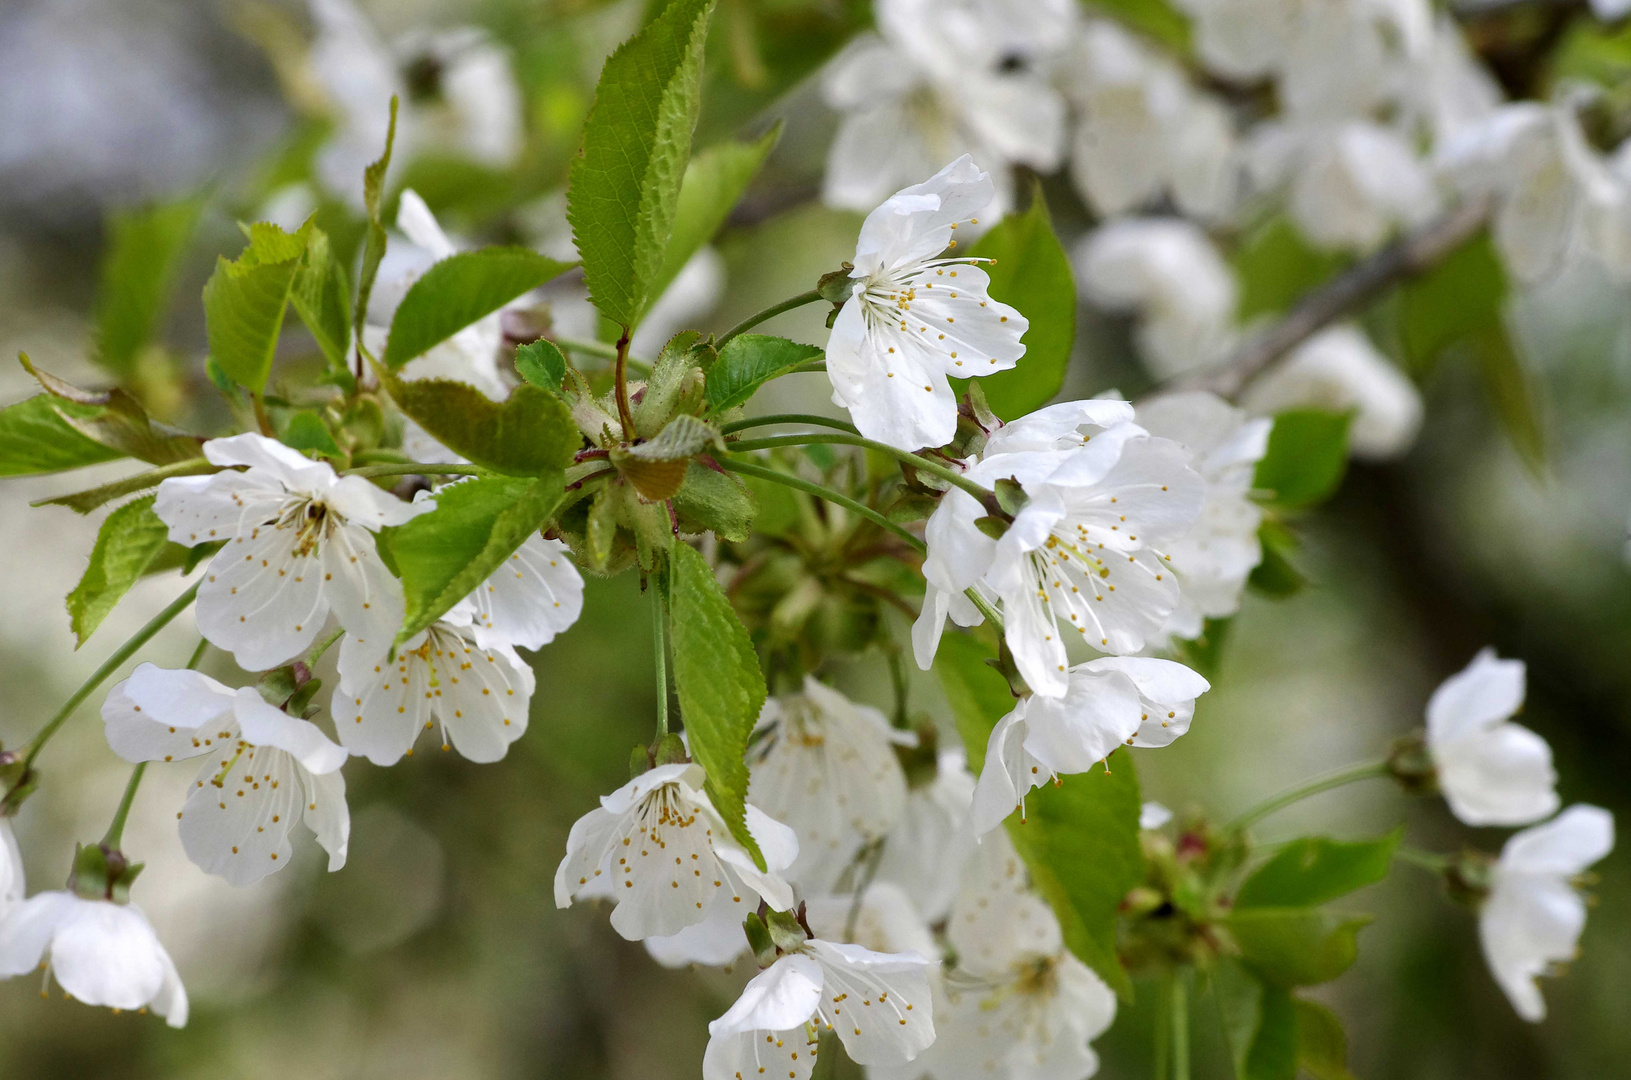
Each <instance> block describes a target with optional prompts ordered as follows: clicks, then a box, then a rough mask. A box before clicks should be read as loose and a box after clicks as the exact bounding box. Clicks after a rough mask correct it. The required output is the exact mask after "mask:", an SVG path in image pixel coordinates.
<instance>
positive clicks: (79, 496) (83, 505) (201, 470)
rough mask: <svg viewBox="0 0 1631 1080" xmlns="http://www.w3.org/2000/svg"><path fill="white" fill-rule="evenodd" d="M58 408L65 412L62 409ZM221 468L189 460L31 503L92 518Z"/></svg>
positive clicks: (202, 460) (203, 461) (194, 459)
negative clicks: (173, 481)
mask: <svg viewBox="0 0 1631 1080" xmlns="http://www.w3.org/2000/svg"><path fill="white" fill-rule="evenodd" d="M58 408H61V406H60V405H59V406H58ZM219 470H220V466H218V465H211V464H210V463H209V462H208V461H205V460H204V459H203V458H189V459H188V460H186V461H178V462H175V463H174V464H171V465H161V466H159V467H158V468H157V469H149V470H147V471H146V472H139V473H137V474H136V475H134V476H127V477H124V478H123V479H120V480H114V481H112V482H111V483H107V484H102V485H100V486H98V487H93V488H91V489H89V490H88V491H75V492H72V493H70V494H67V495H58V496H56V497H54V498H50V499H40V500H39V501H38V502H33V503H30V504H29V505H30V506H66V507H67V508H68V509H70V510H72V511H74V512H75V513H78V514H88V513H90V512H91V511H92V510H95V509H96V508H97V507H99V506H105V505H107V504H108V503H110V502H112V501H113V500H114V499H117V498H121V497H123V496H125V495H134V494H135V493H136V492H138V491H146V490H147V489H148V488H152V487H158V486H159V484H160V483H162V482H163V481H164V480H166V479H167V478H169V477H172V476H203V475H205V474H208V473H213V472H218V471H219Z"/></svg>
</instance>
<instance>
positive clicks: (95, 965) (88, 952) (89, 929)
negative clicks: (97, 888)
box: [0, 892, 187, 1028]
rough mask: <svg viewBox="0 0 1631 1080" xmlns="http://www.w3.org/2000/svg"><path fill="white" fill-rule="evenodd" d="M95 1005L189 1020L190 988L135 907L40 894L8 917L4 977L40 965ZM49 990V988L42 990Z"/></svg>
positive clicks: (0, 929) (180, 1023) (182, 1022)
mask: <svg viewBox="0 0 1631 1080" xmlns="http://www.w3.org/2000/svg"><path fill="white" fill-rule="evenodd" d="M42 966H43V967H44V968H45V969H46V979H47V980H49V979H50V978H51V977H53V976H55V978H56V980H57V984H58V985H59V986H61V987H62V989H63V992H64V993H67V994H69V995H70V996H72V997H75V998H77V999H79V1000H80V1001H83V1002H84V1003H85V1004H87V1005H103V1006H107V1007H108V1008H112V1009H151V1010H152V1011H153V1012H155V1013H157V1014H158V1015H160V1016H162V1017H164V1018H165V1019H166V1020H167V1021H168V1022H169V1024H170V1026H171V1027H177V1028H178V1027H184V1026H186V1023H187V991H186V990H185V989H183V988H182V985H181V976H180V975H178V974H177V973H176V966H175V964H173V963H171V962H170V954H169V953H167V952H165V951H164V946H163V945H162V944H160V943H159V939H158V935H157V934H155V933H153V927H152V926H151V924H149V923H148V921H147V916H146V915H143V914H142V911H141V909H140V908H138V907H137V906H136V905H134V904H116V903H114V902H113V901H111V900H86V899H83V898H82V897H79V896H76V895H74V894H73V893H69V892H43V893H36V894H35V895H34V896H31V897H29V898H28V899H27V900H25V901H23V902H22V904H20V905H19V906H18V907H17V908H16V910H14V911H13V912H12V913H11V915H10V917H8V918H6V919H4V920H0V977H6V978H9V977H12V976H15V975H26V974H28V973H29V972H32V971H35V970H37V969H39V968H40V967H42ZM42 992H43V991H42Z"/></svg>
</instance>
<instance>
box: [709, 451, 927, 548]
mask: <svg viewBox="0 0 1631 1080" xmlns="http://www.w3.org/2000/svg"><path fill="white" fill-rule="evenodd" d="M719 467H720V468H721V469H724V470H725V471H726V472H733V473H741V474H742V475H743V476H752V477H756V478H757V479H760V480H768V481H770V482H771V483H773V484H781V485H782V486H783V487H790V488H793V489H795V490H797V491H802V492H804V493H805V494H807V495H814V496H816V497H817V498H819V499H826V500H827V501H828V502H830V503H832V504H834V505H835V506H842V507H843V508H844V509H846V510H849V511H851V512H852V513H856V514H859V515H861V516H862V517H864V518H866V519H867V520H868V521H870V522H872V524H874V525H876V526H878V527H879V528H880V529H886V530H888V531H889V532H891V533H894V534H895V535H896V536H898V537H900V538H901V539H902V540H904V541H906V542H907V543H908V544H911V545H912V548H913V550H914V551H927V550H928V548H927V547H925V545H924V543H923V541H922V540H920V539H918V538H917V537H916V536H913V535H912V534H911V533H910V532H907V531H906V530H905V529H904V528H902V527H901V526H900V525H898V524H897V523H895V522H893V521H890V520H889V519H888V518H886V517H884V516H883V515H882V514H880V513H878V511H876V510H874V509H872V507H870V506H867V505H866V504H865V503H861V502H857V501H856V500H854V499H852V498H850V497H849V496H848V495H841V494H839V493H838V492H836V491H834V490H832V489H831V488H828V487H822V486H821V485H820V484H816V483H812V482H810V481H809V480H805V479H803V478H801V477H797V476H793V475H791V474H789V473H784V472H777V471H776V470H775V469H767V468H765V467H764V466H762V465H754V464H752V463H750V462H746V461H736V460H734V459H732V458H724V459H721V460H720V462H719Z"/></svg>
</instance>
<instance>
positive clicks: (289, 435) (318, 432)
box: [278, 409, 346, 461]
mask: <svg viewBox="0 0 1631 1080" xmlns="http://www.w3.org/2000/svg"><path fill="white" fill-rule="evenodd" d="M278 439H279V441H280V442H282V443H283V445H285V446H291V447H293V448H294V449H296V450H309V451H311V452H313V453H315V454H317V455H318V456H319V457H326V458H332V459H334V460H336V461H340V460H344V459H345V456H346V454H345V451H343V450H341V449H340V444H339V443H337V442H335V441H334V433H333V432H331V431H330V430H329V429H328V425H327V424H325V423H323V418H322V417H321V416H318V415H317V413H315V412H313V411H312V410H311V409H301V410H300V411H298V412H295V413H292V414H290V416H289V419H288V420H286V421H285V422H284V424H283V431H282V433H281V434H280V435H279V436H278Z"/></svg>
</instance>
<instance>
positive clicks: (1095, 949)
mask: <svg viewBox="0 0 1631 1080" xmlns="http://www.w3.org/2000/svg"><path fill="white" fill-rule="evenodd" d="M990 655H991V650H990V649H988V648H987V647H986V646H984V645H982V644H981V642H980V641H979V639H978V638H976V637H975V636H973V635H970V634H947V635H946V636H945V637H944V638H942V639H941V642H940V650H939V652H938V653H937V654H936V657H935V662H934V668H935V672H936V674H938V675H939V677H940V685H941V687H942V688H943V689H944V690H945V694H946V700H947V702H948V703H949V704H950V705H951V710H952V715H953V716H954V717H955V718H956V721H957V730H958V732H959V733H960V734H961V735H962V737H963V746H964V749H965V750H967V752H968V759H969V768H970V769H971V770H973V771H974V772H975V773H976V774H977V773H978V772H979V770H980V769H981V767H982V766H983V764H984V761H985V748H986V743H987V742H988V741H989V740H990V737H991V730H992V728H994V727H996V725H997V721H999V720H1001V719H1002V718H1003V717H1004V716H1006V715H1007V714H1008V713H1009V712H1011V711H1012V710H1013V707H1014V698H1013V693H1012V692H1011V691H1010V690H1009V688H1008V682H1007V680H1006V679H1004V678H1003V677H1002V675H1001V674H999V673H998V672H997V671H996V670H995V669H993V668H992V667H990V666H989V665H988V664H986V662H985V660H986V658H987V657H988V656H990ZM1108 765H1109V768H1108V771H1107V772H1100V771H1094V772H1092V773H1088V774H1085V775H1082V776H1070V777H1066V778H1065V780H1064V782H1063V783H1062V784H1061V785H1060V786H1059V787H1057V788H1054V787H1048V786H1044V787H1042V788H1041V789H1039V790H1037V791H1033V792H1032V793H1031V794H1030V796H1029V797H1028V798H1027V799H1026V802H1025V810H1026V818H1025V821H1024V822H1023V823H1021V822H1020V819H1019V815H1018V814H1015V815H1013V816H1012V817H1010V818H1009V819H1008V826H1009V827H1008V835H1009V837H1010V838H1012V840H1013V842H1014V847H1015V849H1016V850H1017V851H1018V852H1019V854H1020V857H1021V858H1022V859H1024V860H1025V865H1026V866H1027V867H1028V868H1029V869H1030V871H1031V883H1032V885H1033V886H1034V887H1035V888H1036V890H1037V892H1039V893H1040V894H1041V895H1042V896H1043V898H1044V899H1046V900H1047V901H1048V904H1049V906H1050V907H1052V908H1053V911H1054V914H1055V915H1057V916H1058V917H1059V924H1060V927H1061V928H1062V929H1063V930H1064V934H1065V944H1066V945H1067V946H1069V948H1070V951H1071V952H1073V953H1075V954H1076V956H1077V957H1078V958H1079V959H1080V960H1081V961H1082V962H1083V963H1084V964H1086V965H1087V966H1088V967H1090V968H1092V969H1093V970H1094V971H1096V972H1098V974H1099V976H1100V977H1101V978H1103V979H1104V981H1105V982H1106V983H1108V984H1109V985H1110V987H1111V988H1112V989H1114V990H1115V991H1116V992H1117V993H1118V994H1120V995H1122V996H1123V997H1129V996H1131V993H1132V983H1131V981H1130V980H1129V979H1128V977H1127V972H1126V971H1125V970H1124V969H1123V968H1122V966H1121V961H1120V960H1119V959H1118V958H1117V956H1116V913H1117V911H1118V909H1119V908H1120V907H1121V902H1122V900H1123V898H1125V897H1126V895H1127V890H1129V889H1131V888H1132V887H1133V886H1134V885H1137V884H1138V883H1139V882H1140V881H1141V880H1143V876H1144V856H1143V852H1142V849H1141V848H1140V847H1139V841H1138V814H1139V808H1140V806H1141V805H1142V804H1141V800H1140V798H1139V791H1138V777H1137V775H1136V774H1135V773H1134V771H1133V762H1132V757H1131V756H1130V755H1129V754H1128V753H1127V751H1126V750H1117V751H1116V752H1115V753H1114V754H1112V755H1110V758H1109V762H1108Z"/></svg>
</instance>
